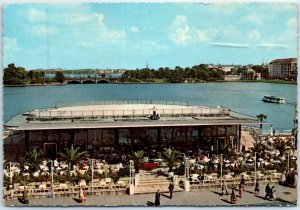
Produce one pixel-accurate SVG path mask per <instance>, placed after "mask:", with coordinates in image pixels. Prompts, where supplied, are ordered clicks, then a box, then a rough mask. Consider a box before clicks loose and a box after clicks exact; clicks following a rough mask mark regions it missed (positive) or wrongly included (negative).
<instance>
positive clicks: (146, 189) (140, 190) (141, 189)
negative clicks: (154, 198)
mask: <svg viewBox="0 0 300 210" xmlns="http://www.w3.org/2000/svg"><path fill="white" fill-rule="evenodd" d="M168 187H169V185H155V186H137V187H135V188H134V194H149V193H156V192H157V190H158V189H159V192H161V193H169V189H168ZM181 191H184V189H182V188H180V187H179V186H177V185H175V187H174V192H181Z"/></svg>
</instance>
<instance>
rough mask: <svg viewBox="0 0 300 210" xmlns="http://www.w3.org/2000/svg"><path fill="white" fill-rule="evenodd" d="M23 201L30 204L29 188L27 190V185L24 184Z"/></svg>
mask: <svg viewBox="0 0 300 210" xmlns="http://www.w3.org/2000/svg"><path fill="white" fill-rule="evenodd" d="M22 201H23V203H26V204H28V203H29V202H28V190H27V186H26V185H25V186H24V190H23V196H22Z"/></svg>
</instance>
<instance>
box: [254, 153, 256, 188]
mask: <svg viewBox="0 0 300 210" xmlns="http://www.w3.org/2000/svg"><path fill="white" fill-rule="evenodd" d="M254 184H256V152H255V153H254Z"/></svg>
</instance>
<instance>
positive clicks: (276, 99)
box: [262, 96, 286, 104]
mask: <svg viewBox="0 0 300 210" xmlns="http://www.w3.org/2000/svg"><path fill="white" fill-rule="evenodd" d="M262 101H263V102H267V103H276V104H285V103H286V102H285V98H282V97H276V96H264V97H263V99H262Z"/></svg>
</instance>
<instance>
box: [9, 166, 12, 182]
mask: <svg viewBox="0 0 300 210" xmlns="http://www.w3.org/2000/svg"><path fill="white" fill-rule="evenodd" d="M9 182H10V184H12V171H11V162H9Z"/></svg>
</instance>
